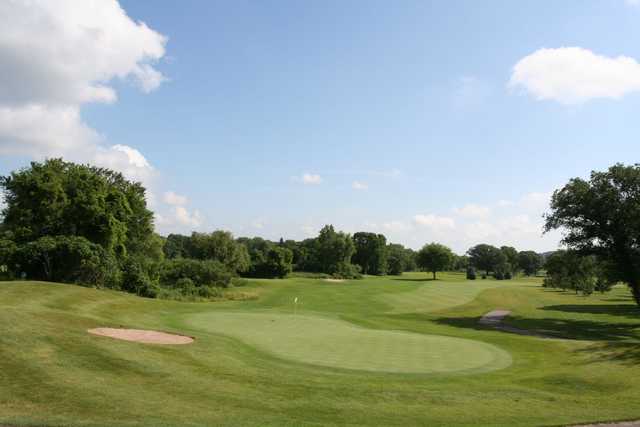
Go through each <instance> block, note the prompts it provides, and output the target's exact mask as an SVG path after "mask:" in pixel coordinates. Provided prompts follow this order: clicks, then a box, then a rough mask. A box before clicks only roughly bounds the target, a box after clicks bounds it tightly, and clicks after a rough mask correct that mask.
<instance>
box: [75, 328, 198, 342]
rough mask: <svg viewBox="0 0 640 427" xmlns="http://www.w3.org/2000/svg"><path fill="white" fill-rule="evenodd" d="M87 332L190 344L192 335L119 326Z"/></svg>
mask: <svg viewBox="0 0 640 427" xmlns="http://www.w3.org/2000/svg"><path fill="white" fill-rule="evenodd" d="M87 332H89V333H90V334H94V335H100V336H102V337H109V338H115V339H118V340H124V341H135V342H141V343H145V344H173V345H176V344H191V343H192V342H193V341H194V340H193V338H192V337H187V336H185V335H176V334H168V333H166V332H160V331H146V330H142V329H121V328H94V329H88V330H87Z"/></svg>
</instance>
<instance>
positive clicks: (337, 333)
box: [190, 312, 511, 374]
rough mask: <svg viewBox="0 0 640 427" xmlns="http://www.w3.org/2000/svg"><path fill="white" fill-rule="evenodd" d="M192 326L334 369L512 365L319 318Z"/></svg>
mask: <svg viewBox="0 0 640 427" xmlns="http://www.w3.org/2000/svg"><path fill="white" fill-rule="evenodd" d="M190 324H192V325H193V326H195V327H197V328H200V329H205V330H207V331H211V332H215V333H220V334H224V335H228V336H231V337H234V338H238V339H240V340H241V341H243V342H245V343H247V344H249V345H253V346H255V347H257V348H258V349H260V350H263V351H266V352H269V353H271V354H273V355H275V356H277V357H282V358H283V359H289V360H292V361H296V362H303V363H310V364H315V365H321V366H329V367H333V368H345V369H356V370H365V371H381V372H395V373H423V374H429V373H444V372H456V371H466V372H469V373H471V372H483V371H489V370H494V369H501V368H504V367H506V366H508V365H509V364H510V363H511V357H510V356H509V354H508V353H507V352H505V351H503V350H500V349H499V348H497V347H495V346H492V345H490V344H486V343H483V342H481V341H474V340H468V339H460V338H452V337H445V336H438V335H422V334H415V333H408V332H397V331H383V330H372V329H365V328H360V327H357V326H354V325H353V324H350V323H348V322H345V321H342V320H335V319H328V318H322V317H317V316H304V315H288V314H278V313H229V312H213V313H205V314H199V315H195V316H193V317H192V318H191V321H190Z"/></svg>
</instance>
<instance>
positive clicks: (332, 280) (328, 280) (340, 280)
mask: <svg viewBox="0 0 640 427" xmlns="http://www.w3.org/2000/svg"><path fill="white" fill-rule="evenodd" d="M324 281H325V282H331V283H342V282H344V281H345V280H344V279H324Z"/></svg>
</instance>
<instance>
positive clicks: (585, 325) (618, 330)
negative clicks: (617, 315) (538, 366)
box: [433, 316, 640, 346]
mask: <svg viewBox="0 0 640 427" xmlns="http://www.w3.org/2000/svg"><path fill="white" fill-rule="evenodd" d="M478 320H480V318H479V317H441V318H438V319H435V320H433V321H434V322H436V323H438V324H441V325H447V326H454V327H458V328H466V329H475V330H485V331H486V330H495V331H499V332H504V333H515V332H512V331H509V330H503V329H497V328H492V327H491V326H485V325H480V324H479V323H478ZM503 325H504V326H506V327H507V328H512V329H513V330H519V331H521V332H526V333H527V334H530V335H539V336H544V337H550V338H564V339H574V340H585V341H624V340H627V341H628V340H638V339H640V324H630V323H611V322H594V321H592V320H575V319H555V318H541V319H536V318H524V317H519V316H513V317H511V316H510V317H508V318H507V319H506V321H505V322H504V323H503ZM505 329H506V328H505ZM637 345H638V344H636V346H637Z"/></svg>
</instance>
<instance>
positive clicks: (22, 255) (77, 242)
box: [10, 236, 120, 288]
mask: <svg viewBox="0 0 640 427" xmlns="http://www.w3.org/2000/svg"><path fill="white" fill-rule="evenodd" d="M10 264H11V267H10V269H12V270H13V271H15V273H16V274H18V272H20V273H19V274H20V275H21V276H22V273H23V272H24V273H25V274H26V277H27V278H29V279H34V280H48V281H55V282H64V283H76V284H81V285H85V286H95V287H108V288H117V287H118V284H119V282H120V272H119V269H118V265H117V262H116V259H115V258H114V256H113V255H112V254H111V253H110V252H108V251H106V250H105V249H104V248H103V247H102V246H100V245H98V244H95V243H91V242H90V241H88V240H87V239H85V238H84V237H78V236H53V237H52V236H45V237H41V238H39V239H37V240H35V241H33V242H29V243H25V244H23V245H20V246H18V247H17V249H16V250H15V252H14V254H13V256H12V259H11V260H10Z"/></svg>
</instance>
